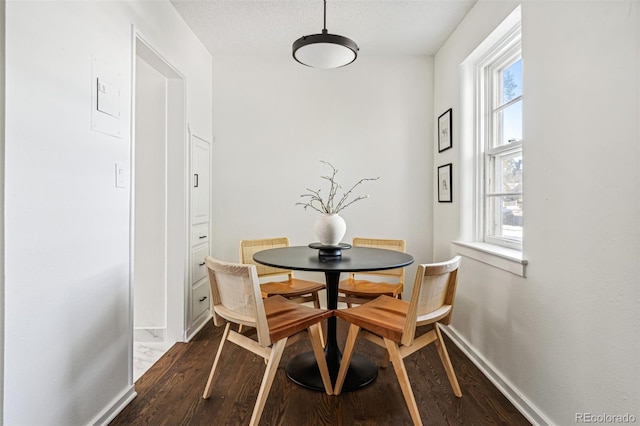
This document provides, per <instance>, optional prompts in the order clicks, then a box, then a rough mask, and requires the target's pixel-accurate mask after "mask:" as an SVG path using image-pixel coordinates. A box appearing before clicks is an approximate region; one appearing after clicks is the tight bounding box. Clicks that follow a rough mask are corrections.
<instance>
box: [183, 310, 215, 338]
mask: <svg viewBox="0 0 640 426" xmlns="http://www.w3.org/2000/svg"><path fill="white" fill-rule="evenodd" d="M209 321H211V312H210V311H209V310H208V309H207V310H206V311H205V312H204V313H203V314H202V315H201V316H200V318H198V319H197V320H196V321H195V322H194V324H193V325H192V326H191V327H189V329H188V330H187V332H186V333H185V340H184V341H185V342H189V341H191V339H193V336H195V335H196V334H198V331H200V330H202V327H204V326H205V325H207V324H208V323H209Z"/></svg>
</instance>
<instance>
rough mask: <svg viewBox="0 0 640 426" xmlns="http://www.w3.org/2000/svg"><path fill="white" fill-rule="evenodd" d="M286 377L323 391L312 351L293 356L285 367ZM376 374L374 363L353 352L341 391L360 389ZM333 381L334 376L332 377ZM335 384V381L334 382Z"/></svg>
mask: <svg viewBox="0 0 640 426" xmlns="http://www.w3.org/2000/svg"><path fill="white" fill-rule="evenodd" d="M285 371H286V373H287V377H289V379H291V380H292V381H293V382H294V383H296V384H298V385H300V386H302V387H305V388H307V389H313V390H317V391H322V392H324V385H323V384H322V377H320V370H319V369H318V364H317V363H316V357H315V356H314V354H313V352H305V353H302V354H300V355H296V356H295V357H293V358H292V359H291V360H290V361H289V362H288V363H287V367H286V369H285ZM377 376H378V367H377V366H376V364H375V363H374V362H373V361H371V359H369V358H367V357H366V356H364V355H360V354H353V356H352V357H351V364H350V365H349V370H348V371H347V377H346V378H345V381H344V385H342V392H349V391H352V390H356V389H360V388H362V387H365V386H367V385H368V384H369V383H371V382H373V381H374V380H375V378H376V377H377ZM332 379H333V380H334V381H335V378H332ZM334 385H335V383H334Z"/></svg>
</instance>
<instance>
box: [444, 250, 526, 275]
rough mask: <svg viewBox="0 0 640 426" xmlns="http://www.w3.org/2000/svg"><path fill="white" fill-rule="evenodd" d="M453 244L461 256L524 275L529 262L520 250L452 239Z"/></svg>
mask: <svg viewBox="0 0 640 426" xmlns="http://www.w3.org/2000/svg"><path fill="white" fill-rule="evenodd" d="M453 245H454V246H455V247H454V249H455V251H456V252H457V253H458V254H460V255H462V256H465V257H470V258H471V259H475V260H477V261H479V262H482V263H486V264H487V265H491V266H494V267H496V268H500V269H503V270H505V271H508V272H511V273H512V274H515V275H519V276H521V277H526V275H525V269H526V266H527V264H528V263H529V262H527V261H526V260H525V259H523V257H522V252H521V251H518V250H513V249H509V248H506V247H500V246H496V245H493V244H487V243H477V242H466V241H453Z"/></svg>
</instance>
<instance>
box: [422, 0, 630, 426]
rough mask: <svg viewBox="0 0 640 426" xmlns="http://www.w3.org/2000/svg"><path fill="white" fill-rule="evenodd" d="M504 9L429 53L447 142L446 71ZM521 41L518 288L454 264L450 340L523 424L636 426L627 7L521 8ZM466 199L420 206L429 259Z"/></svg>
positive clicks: (513, 280)
mask: <svg viewBox="0 0 640 426" xmlns="http://www.w3.org/2000/svg"><path fill="white" fill-rule="evenodd" d="M515 6H517V3H515V2H510V1H509V2H507V1H505V2H495V1H480V2H479V3H478V4H477V5H476V6H475V7H474V8H473V9H472V10H471V11H470V12H469V14H468V15H467V16H466V18H465V19H464V21H463V22H462V23H461V24H460V25H459V27H458V28H457V30H456V31H455V33H454V34H453V35H452V37H451V38H450V39H449V40H448V41H447V43H446V44H445V45H444V46H443V47H442V49H441V50H440V51H439V52H438V54H437V55H436V58H435V110H436V112H438V111H441V110H442V111H443V110H445V109H446V108H449V107H453V109H454V117H453V119H454V135H456V134H458V135H459V134H460V132H459V131H457V130H459V123H460V117H459V116H458V115H457V113H458V112H459V111H460V74H459V70H460V63H461V62H462V61H463V60H464V59H465V58H466V57H467V56H468V55H469V54H470V53H471V52H472V51H473V49H474V48H475V47H476V46H477V45H478V44H479V43H480V42H481V41H482V40H483V39H484V38H485V37H486V36H487V35H488V34H489V33H490V32H491V31H492V30H493V29H494V28H495V27H496V26H497V25H498V24H499V23H500V22H501V21H502V20H503V19H504V18H505V17H506V16H507V15H508V14H509V12H510V11H511V10H513V9H514V7H515ZM522 40H523V66H524V70H523V79H524V81H523V86H524V92H523V99H524V108H523V111H524V140H525V142H524V144H525V148H524V155H525V163H526V166H525V167H526V168H525V170H526V174H525V181H524V191H525V197H524V200H525V220H524V224H525V243H524V254H525V257H526V259H527V260H528V261H529V265H528V267H527V278H521V277H518V276H516V275H513V274H510V273H508V272H505V271H502V270H498V269H495V268H493V267H491V266H488V265H486V264H482V263H479V262H476V261H474V260H472V259H468V258H465V259H464V260H463V266H462V270H461V273H460V282H459V286H458V297H457V306H456V314H455V315H454V318H453V325H452V328H453V331H454V333H455V334H456V335H457V336H458V337H459V338H461V339H462V341H463V342H465V343H466V344H467V345H468V346H469V348H470V349H471V350H472V351H473V352H474V353H475V355H476V356H477V357H478V359H479V360H480V361H481V362H484V363H485V364H486V365H487V366H488V367H489V368H490V369H491V370H492V372H493V374H495V378H497V379H499V380H502V381H503V382H504V384H506V386H507V388H509V387H510V390H511V392H512V396H515V397H516V399H518V398H520V397H521V398H522V400H523V401H524V403H525V404H527V405H528V407H525V408H527V409H528V410H529V412H528V414H529V415H530V416H531V418H532V419H533V420H534V421H537V422H540V423H544V422H548V423H551V424H572V423H574V422H575V420H576V413H583V412H588V413H595V414H603V413H607V414H612V415H615V414H625V413H630V414H633V415H635V416H636V418H640V410H639V409H638V407H640V364H639V363H638V359H639V355H640V341H639V339H638V330H639V329H640V310H639V309H638V301H639V300H640V287H638V283H639V282H640V262H639V259H640V247H639V242H640V235H639V230H640V227H639V225H640V185H639V182H640V176H639V172H638V170H639V169H640V138H639V135H640V131H639V127H638V121H639V119H638V117H640V105H639V88H640V62H639V52H640V4H638V2H634V1H619V2H590V1H585V2H562V1H560V2H533V1H532V2H528V1H525V2H523V3H522ZM462 144H463V143H462V141H460V140H456V139H455V136H454V149H453V150H451V151H450V152H448V154H447V155H446V159H447V160H449V161H453V162H454V169H455V165H456V164H461V163H464V162H465V161H466V159H467V157H468V153H466V152H464V151H463V150H461V149H460V146H461V145H462ZM441 162H448V161H440V160H439V158H437V159H436V164H439V163H441ZM456 173H457V174H458V176H459V174H460V173H461V172H460V167H458V168H457V172H456ZM455 181H457V182H460V178H458V179H456V180H454V182H455ZM467 192H469V191H467ZM454 194H455V192H454ZM467 201H468V200H460V199H459V198H458V199H456V200H454V203H453V205H450V206H447V205H439V204H438V203H434V206H435V207H434V235H435V241H434V252H435V253H434V256H435V258H436V259H444V258H447V257H448V256H450V255H451V254H452V253H453V248H452V246H451V245H450V241H452V240H456V239H458V238H460V236H461V235H462V232H461V229H463V228H465V227H466V224H465V223H464V220H465V217H466V215H467V214H468V212H467V211H465V210H464V209H463V208H462V207H463V205H468V203H467ZM463 392H464V389H463Z"/></svg>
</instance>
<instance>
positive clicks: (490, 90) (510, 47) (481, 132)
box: [474, 22, 523, 251]
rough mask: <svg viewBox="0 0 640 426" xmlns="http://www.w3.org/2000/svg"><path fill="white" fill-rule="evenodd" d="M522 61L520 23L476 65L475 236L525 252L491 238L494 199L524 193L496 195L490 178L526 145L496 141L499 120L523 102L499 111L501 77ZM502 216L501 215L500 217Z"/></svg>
mask: <svg viewBox="0 0 640 426" xmlns="http://www.w3.org/2000/svg"><path fill="white" fill-rule="evenodd" d="M520 58H522V45H521V26H520V23H519V22H518V24H517V25H515V26H514V27H513V28H512V29H511V30H510V31H509V32H508V33H507V34H506V35H505V36H504V37H503V38H501V39H500V41H499V42H497V43H496V44H495V45H494V46H493V47H492V48H491V49H489V50H488V51H487V52H486V53H485V54H484V55H483V56H482V57H481V58H480V59H479V60H478V61H477V62H476V63H475V65H474V87H475V105H474V115H475V120H474V122H475V127H476V128H475V131H474V135H475V141H474V145H475V152H476V155H475V161H476V167H475V169H476V170H477V175H476V177H475V179H476V182H477V184H476V185H475V196H474V201H475V216H476V222H475V233H476V237H475V239H476V241H478V242H483V243H487V244H492V245H497V246H502V247H506V248H509V249H514V250H518V251H522V241H521V240H518V239H511V238H508V237H500V236H494V235H490V234H491V233H490V232H489V231H488V227H489V226H490V224H492V223H493V221H492V220H491V218H489V217H488V216H489V213H488V212H489V201H490V199H491V198H494V197H501V196H505V195H523V193H522V192H514V193H503V192H492V185H491V182H490V176H489V175H490V174H491V173H492V171H493V170H492V169H493V166H492V163H495V159H496V158H499V157H500V156H501V155H505V154H509V153H517V152H520V153H522V141H517V142H512V143H509V144H505V145H501V146H497V147H494V146H493V141H494V140H496V139H497V138H500V135H497V134H496V133H497V132H498V128H499V126H497V125H496V118H495V116H496V115H497V114H498V113H499V112H500V111H503V110H504V109H505V108H506V107H507V106H509V105H513V104H514V103H517V102H518V101H521V100H522V96H518V97H516V98H514V99H513V100H511V101H509V102H507V103H505V104H504V105H501V106H499V107H496V104H497V103H498V99H497V98H498V92H499V90H498V89H497V88H496V87H495V82H496V81H497V79H498V77H497V75H498V73H499V72H500V71H501V70H503V69H505V68H506V67H508V66H509V65H511V64H512V63H514V62H515V61H517V60H518V59H520ZM498 214H500V213H498Z"/></svg>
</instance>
